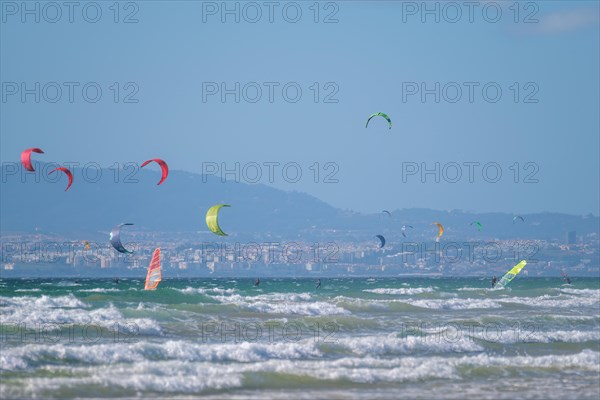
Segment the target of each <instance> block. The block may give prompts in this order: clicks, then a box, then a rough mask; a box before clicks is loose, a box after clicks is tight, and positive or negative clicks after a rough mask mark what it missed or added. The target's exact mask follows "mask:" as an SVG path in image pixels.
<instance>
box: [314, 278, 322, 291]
mask: <svg viewBox="0 0 600 400" xmlns="http://www.w3.org/2000/svg"><path fill="white" fill-rule="evenodd" d="M320 287H321V280H320V279H317V287H315V289H318V288H320Z"/></svg>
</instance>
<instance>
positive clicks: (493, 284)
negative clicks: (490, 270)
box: [492, 275, 498, 288]
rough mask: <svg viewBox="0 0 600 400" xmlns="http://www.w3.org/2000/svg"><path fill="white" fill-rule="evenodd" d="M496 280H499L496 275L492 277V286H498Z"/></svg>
mask: <svg viewBox="0 0 600 400" xmlns="http://www.w3.org/2000/svg"><path fill="white" fill-rule="evenodd" d="M496 282H498V278H496V276H495V275H494V277H493V278H492V288H493V287H494V286H496Z"/></svg>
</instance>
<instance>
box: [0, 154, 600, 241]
mask: <svg viewBox="0 0 600 400" xmlns="http://www.w3.org/2000/svg"><path fill="white" fill-rule="evenodd" d="M54 166H55V165H50V164H43V163H37V164H36V168H37V171H36V172H35V173H34V172H27V171H24V169H23V168H22V166H21V165H20V164H14V163H3V165H2V182H1V186H0V217H1V218H0V230H1V231H2V232H3V233H7V232H22V233H28V232H41V233H57V234H65V235H69V234H78V233H86V234H94V233H97V234H100V233H102V235H104V234H105V233H106V232H108V231H109V230H110V229H111V227H112V226H114V225H116V224H118V223H120V222H133V223H134V224H135V229H139V230H143V231H156V232H198V231H207V228H206V225H205V223H204V218H205V213H206V210H207V209H208V208H209V207H210V206H212V205H214V204H217V203H226V204H230V205H231V206H232V207H231V208H227V209H223V210H222V211H221V215H220V222H221V226H222V227H223V229H224V230H225V231H226V232H229V233H231V234H232V236H234V237H236V236H237V237H238V238H253V239H257V238H260V239H261V240H263V239H265V238H266V237H278V238H284V239H285V238H302V239H304V240H312V239H313V238H315V239H316V238H320V237H326V236H330V235H333V236H335V235H345V236H346V237H348V238H355V239H356V240H363V239H364V238H367V237H368V238H372V235H373V234H376V233H388V234H396V235H400V234H401V228H402V226H403V225H412V226H413V227H414V229H412V230H410V231H408V232H409V234H410V235H412V236H413V237H415V238H416V237H424V238H431V237H434V236H435V232H436V231H437V228H436V227H435V226H432V225H431V223H432V222H434V221H439V222H441V223H442V224H443V225H444V226H445V227H446V232H445V236H446V237H447V238H449V239H452V238H453V237H454V238H456V239H459V238H462V237H465V235H467V236H468V235H470V236H475V235H477V234H482V235H486V237H487V238H497V239H503V238H537V239H553V238H563V237H564V235H565V233H566V232H567V231H577V234H578V235H581V234H589V233H593V232H598V231H599V229H600V227H599V225H600V220H599V218H598V217H595V216H591V215H588V216H574V215H566V214H557V213H540V214H531V215H523V217H524V219H525V222H521V221H520V220H518V221H516V222H514V223H513V215H510V214H505V213H484V214H473V213H467V212H463V211H460V210H452V211H435V210H429V209H401V210H391V217H390V216H388V215H387V214H385V213H381V214H360V213H356V212H351V211H345V210H340V209H337V208H335V207H333V206H331V205H329V204H326V203H325V202H323V201H321V200H319V199H317V198H315V197H313V196H310V195H308V194H305V193H299V192H286V191H282V190H278V189H275V188H272V187H269V186H266V185H262V184H245V183H236V182H225V183H223V182H221V180H220V179H219V178H215V177H213V176H202V175H199V174H194V173H189V172H183V171H171V172H170V174H169V177H168V179H167V180H166V181H165V182H164V183H163V184H162V185H160V186H157V185H156V184H157V182H158V181H159V179H160V172H159V171H158V170H152V169H147V168H144V169H139V170H136V171H135V174H134V175H133V176H130V177H129V179H126V177H127V176H128V175H130V174H132V171H133V169H129V170H120V171H118V173H117V171H116V170H114V169H102V170H100V171H101V176H100V177H99V178H98V177H96V176H97V174H98V171H99V170H96V169H93V168H92V169H89V170H87V171H85V170H82V169H80V168H73V169H72V172H73V175H74V182H73V186H72V187H71V188H70V189H69V191H67V192H65V191H64V189H65V187H66V185H67V178H66V176H64V174H62V173H61V174H60V176H56V174H53V175H52V176H50V177H46V176H45V175H46V174H47V172H48V171H50V170H51V169H52V168H53V167H54ZM84 173H87V176H88V179H85V178H84ZM117 175H118V178H117ZM36 178H37V180H38V182H36ZM115 178H117V179H115ZM50 179H52V180H57V181H56V182H52V181H50ZM96 179H98V180H97V181H96V182H92V180H96ZM132 179H133V180H137V182H129V181H131V180H132ZM116 181H117V182H116ZM475 220H477V221H480V222H481V224H482V225H483V228H482V230H481V232H477V228H476V226H474V225H470V224H471V222H473V221H475Z"/></svg>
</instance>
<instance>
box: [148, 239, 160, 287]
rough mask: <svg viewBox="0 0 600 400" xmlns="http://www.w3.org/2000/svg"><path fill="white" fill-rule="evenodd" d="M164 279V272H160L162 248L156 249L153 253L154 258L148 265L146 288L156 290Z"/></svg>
mask: <svg viewBox="0 0 600 400" xmlns="http://www.w3.org/2000/svg"><path fill="white" fill-rule="evenodd" d="M161 280H162V274H161V272H160V248H157V249H156V250H154V254H152V260H151V261H150V266H149V267H148V274H147V275H146V284H145V285H144V290H154V289H156V287H157V286H158V284H159V283H160V281H161Z"/></svg>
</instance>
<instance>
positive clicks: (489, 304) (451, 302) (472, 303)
mask: <svg viewBox="0 0 600 400" xmlns="http://www.w3.org/2000/svg"><path fill="white" fill-rule="evenodd" d="M406 302H407V303H408V304H411V305H413V306H417V307H422V308H430V309H435V310H472V309H487V308H500V307H501V305H500V304H498V302H497V301H494V300H490V299H457V298H453V299H422V300H406Z"/></svg>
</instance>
